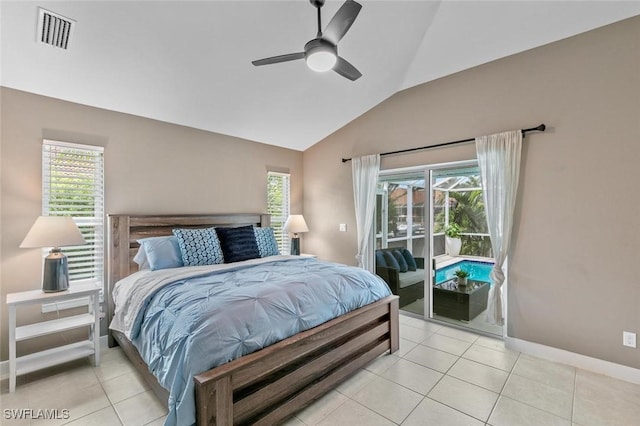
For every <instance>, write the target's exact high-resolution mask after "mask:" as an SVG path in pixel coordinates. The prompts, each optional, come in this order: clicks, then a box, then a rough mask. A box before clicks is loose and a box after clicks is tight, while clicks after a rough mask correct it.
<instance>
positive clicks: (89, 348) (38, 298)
mask: <svg viewBox="0 0 640 426" xmlns="http://www.w3.org/2000/svg"><path fill="white" fill-rule="evenodd" d="M99 295H100V287H99V286H97V285H96V284H93V283H91V284H74V285H72V286H71V287H70V288H69V290H65V291H60V292H57V293H45V292H43V291H42V290H32V291H23V292H20V293H11V294H7V306H8V307H9V392H14V391H15V390H16V376H17V375H20V374H27V373H30V372H32V371H36V370H40V369H42V368H46V367H50V366H52V365H56V364H61V363H63V362H68V361H72V360H74V359H78V358H83V357H86V356H90V355H93V356H94V361H95V365H96V366H98V365H100V339H99V337H100V300H99V299H100V298H99ZM86 296H89V299H90V302H89V311H88V312H87V313H85V314H79V315H73V316H70V317H65V318H59V319H54V320H50V321H43V322H37V323H34V324H29V325H22V326H19V327H16V307H18V306H22V305H32V304H36V303H51V302H56V301H60V300H67V299H78V298H81V297H86ZM80 327H89V337H88V338H87V340H84V341H82V342H77V343H72V344H70V345H65V346H59V347H57V348H53V349H48V350H46V351H41V352H36V353H32V354H29V355H25V356H21V357H19V358H16V342H19V341H21V340H26V339H32V338H34V337H38V336H44V335H47V334H53V333H58V332H61V331H65V330H71V329H74V328H80Z"/></svg>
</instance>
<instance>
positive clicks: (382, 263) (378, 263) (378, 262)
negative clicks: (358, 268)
mask: <svg viewBox="0 0 640 426" xmlns="http://www.w3.org/2000/svg"><path fill="white" fill-rule="evenodd" d="M376 266H383V267H386V266H387V262H386V261H385V260H384V254H383V252H382V251H381V250H376Z"/></svg>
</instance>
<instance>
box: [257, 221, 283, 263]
mask: <svg viewBox="0 0 640 426" xmlns="http://www.w3.org/2000/svg"><path fill="white" fill-rule="evenodd" d="M253 232H254V234H255V237H256V244H257V245H258V251H259V252H260V257H267V256H277V255H279V254H280V251H279V250H278V242H277V241H276V236H275V234H274V233H273V228H257V227H254V228H253Z"/></svg>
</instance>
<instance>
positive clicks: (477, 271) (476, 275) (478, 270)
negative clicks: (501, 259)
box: [436, 260, 493, 284]
mask: <svg viewBox="0 0 640 426" xmlns="http://www.w3.org/2000/svg"><path fill="white" fill-rule="evenodd" d="M458 269H464V270H465V271H467V272H469V274H470V277H469V278H470V279H472V280H478V281H488V282H491V278H490V274H491V269H493V263H489V262H479V261H476V260H463V261H462V262H458V263H454V264H453V265H448V266H445V267H443V268H440V269H436V284H439V283H441V282H443V281H447V280H450V279H452V278H455V275H453V273H454V272H455V271H457V270H458Z"/></svg>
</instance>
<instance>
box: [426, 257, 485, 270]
mask: <svg viewBox="0 0 640 426" xmlns="http://www.w3.org/2000/svg"><path fill="white" fill-rule="evenodd" d="M435 259H436V269H440V268H444V267H446V266H449V265H455V264H456V263H459V262H462V261H463V260H475V261H478V262H490V263H493V258H492V257H481V256H449V255H448V254H443V255H440V256H436V257H435Z"/></svg>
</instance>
